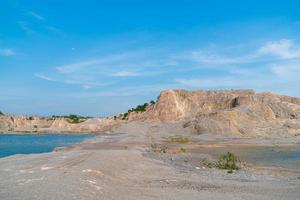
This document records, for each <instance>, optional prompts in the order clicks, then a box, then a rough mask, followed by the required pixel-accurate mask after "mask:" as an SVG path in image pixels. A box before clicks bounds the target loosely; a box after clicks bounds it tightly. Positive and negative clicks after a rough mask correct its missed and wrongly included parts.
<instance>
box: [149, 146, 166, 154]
mask: <svg viewBox="0 0 300 200" xmlns="http://www.w3.org/2000/svg"><path fill="white" fill-rule="evenodd" d="M150 147H151V150H152V151H153V152H156V153H167V149H168V148H167V147H166V146H165V145H162V144H151V145H150Z"/></svg>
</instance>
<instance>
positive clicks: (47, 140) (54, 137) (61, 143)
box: [0, 134, 95, 158]
mask: <svg viewBox="0 0 300 200" xmlns="http://www.w3.org/2000/svg"><path fill="white" fill-rule="evenodd" d="M94 136H95V135H94V134H80V135H79V134H0V158H1V157H6V156H10V155H14V154H30V153H45V152H50V151H53V150H54V149H55V148H56V147H65V146H69V145H71V144H73V143H77V142H81V141H83V140H85V139H88V138H91V137H94Z"/></svg>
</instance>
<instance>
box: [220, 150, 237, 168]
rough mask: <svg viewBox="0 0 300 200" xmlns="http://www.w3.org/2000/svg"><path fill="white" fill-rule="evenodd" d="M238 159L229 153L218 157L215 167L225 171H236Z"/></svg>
mask: <svg viewBox="0 0 300 200" xmlns="http://www.w3.org/2000/svg"><path fill="white" fill-rule="evenodd" d="M239 162H240V161H239V159H238V158H237V156H236V155H234V154H233V153H231V152H227V153H225V154H223V155H221V156H220V158H219V161H218V163H217V167H218V168H219V169H227V170H238V169H239V166H238V163H239Z"/></svg>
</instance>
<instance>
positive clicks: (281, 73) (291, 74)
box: [271, 62, 300, 82]
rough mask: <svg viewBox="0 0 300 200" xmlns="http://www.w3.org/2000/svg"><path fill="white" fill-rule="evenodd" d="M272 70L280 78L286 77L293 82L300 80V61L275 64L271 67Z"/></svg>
mask: <svg viewBox="0 0 300 200" xmlns="http://www.w3.org/2000/svg"><path fill="white" fill-rule="evenodd" d="M271 70H272V72H273V73H274V74H275V75H276V76H278V77H279V78H280V79H285V80H288V81H291V82H294V81H299V77H300V62H290V63H282V64H274V65H273V66H272V67H271Z"/></svg>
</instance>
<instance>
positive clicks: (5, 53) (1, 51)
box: [0, 48, 16, 57]
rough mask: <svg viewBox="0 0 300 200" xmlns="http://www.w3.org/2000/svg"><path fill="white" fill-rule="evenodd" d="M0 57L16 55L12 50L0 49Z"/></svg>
mask: <svg viewBox="0 0 300 200" xmlns="http://www.w3.org/2000/svg"><path fill="white" fill-rule="evenodd" d="M0 55H1V56H6V57H8V56H14V55H16V53H15V51H14V50H13V49H8V48H4V49H0Z"/></svg>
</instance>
